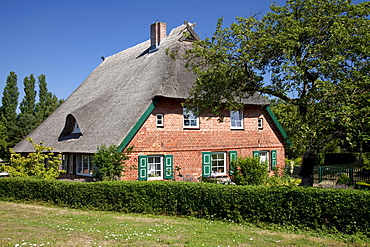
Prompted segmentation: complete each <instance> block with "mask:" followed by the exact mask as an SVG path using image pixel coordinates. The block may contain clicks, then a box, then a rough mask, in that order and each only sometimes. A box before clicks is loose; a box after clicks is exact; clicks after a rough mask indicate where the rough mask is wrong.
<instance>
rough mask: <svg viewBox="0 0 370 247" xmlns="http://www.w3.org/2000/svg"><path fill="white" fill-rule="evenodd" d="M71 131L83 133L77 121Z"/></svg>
mask: <svg viewBox="0 0 370 247" xmlns="http://www.w3.org/2000/svg"><path fill="white" fill-rule="evenodd" d="M71 133H72V134H76V133H81V130H80V127H79V126H78V123H77V122H75V126H74V127H73V130H72V132H71Z"/></svg>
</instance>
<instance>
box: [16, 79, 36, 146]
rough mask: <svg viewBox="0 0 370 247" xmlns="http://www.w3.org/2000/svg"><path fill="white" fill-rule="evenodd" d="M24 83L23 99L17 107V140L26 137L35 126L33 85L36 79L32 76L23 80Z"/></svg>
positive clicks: (34, 92)
mask: <svg viewBox="0 0 370 247" xmlns="http://www.w3.org/2000/svg"><path fill="white" fill-rule="evenodd" d="M23 83H24V93H25V95H24V98H23V100H22V102H21V104H20V106H19V109H20V111H21V112H20V113H19V115H18V118H17V120H18V121H17V125H18V130H19V132H18V138H19V139H22V138H23V137H25V136H26V135H28V134H29V133H30V132H31V131H32V130H33V129H34V128H35V127H36V126H37V118H36V115H35V114H36V111H35V110H36V109H35V107H36V91H35V84H36V79H35V77H34V76H33V74H31V75H30V77H29V78H28V77H27V76H26V77H25V78H24V80H23Z"/></svg>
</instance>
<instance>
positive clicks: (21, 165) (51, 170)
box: [2, 138, 62, 179]
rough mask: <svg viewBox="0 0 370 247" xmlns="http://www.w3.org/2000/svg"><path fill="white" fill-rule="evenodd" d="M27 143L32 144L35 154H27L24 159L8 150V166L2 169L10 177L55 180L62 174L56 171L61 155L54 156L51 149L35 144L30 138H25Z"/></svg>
mask: <svg viewBox="0 0 370 247" xmlns="http://www.w3.org/2000/svg"><path fill="white" fill-rule="evenodd" d="M27 141H29V142H30V143H32V145H33V147H34V149H35V152H34V153H29V154H28V155H27V156H26V157H25V156H22V155H21V154H19V153H15V152H14V151H13V150H12V149H10V152H11V157H10V165H5V166H2V169H3V170H4V171H6V172H8V173H9V174H10V176H11V177H31V176H34V177H38V178H43V179H55V178H57V177H58V176H59V174H60V173H61V172H62V171H59V170H58V168H59V165H60V163H61V160H62V155H61V154H57V155H55V154H54V153H53V152H51V151H52V150H53V148H50V147H45V146H43V145H42V143H40V144H37V143H35V142H34V141H33V140H32V139H31V138H27Z"/></svg>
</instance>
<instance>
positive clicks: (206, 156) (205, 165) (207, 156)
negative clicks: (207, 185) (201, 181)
mask: <svg viewBox="0 0 370 247" xmlns="http://www.w3.org/2000/svg"><path fill="white" fill-rule="evenodd" d="M211 172H212V157H211V152H202V176H203V177H209V176H211Z"/></svg>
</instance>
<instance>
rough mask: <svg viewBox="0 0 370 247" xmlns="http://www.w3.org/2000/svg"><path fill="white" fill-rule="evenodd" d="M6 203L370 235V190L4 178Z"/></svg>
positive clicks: (1, 195) (1, 188)
mask: <svg viewBox="0 0 370 247" xmlns="http://www.w3.org/2000/svg"><path fill="white" fill-rule="evenodd" d="M0 199H3V200H23V201H27V200H28V201H34V200H37V201H45V202H51V203H54V204H57V205H60V206H68V207H71V208H84V209H95V210H114V211H120V212H131V213H151V214H168V215H188V216H195V217H200V218H209V219H227V220H230V221H234V222H254V223H256V222H267V223H276V224H291V225H296V226H300V227H310V228H313V229H321V228H323V227H324V228H329V229H333V230H336V231H341V232H344V233H347V234H351V233H355V232H363V233H365V234H368V235H369V236H370V221H369V220H368V216H369V214H370V208H369V206H368V205H370V191H362V190H338V189H320V188H306V187H285V186H278V187H267V186H224V185H219V184H213V183H188V182H169V181H156V182H154V181H147V182H140V181H130V182H127V181H113V182H95V183H77V182H68V181H58V180H36V179H31V178H2V179H0Z"/></svg>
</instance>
